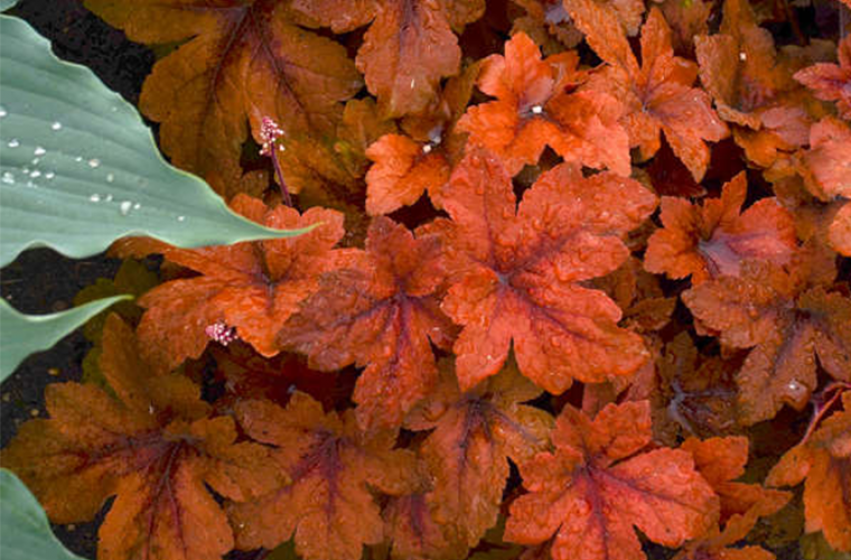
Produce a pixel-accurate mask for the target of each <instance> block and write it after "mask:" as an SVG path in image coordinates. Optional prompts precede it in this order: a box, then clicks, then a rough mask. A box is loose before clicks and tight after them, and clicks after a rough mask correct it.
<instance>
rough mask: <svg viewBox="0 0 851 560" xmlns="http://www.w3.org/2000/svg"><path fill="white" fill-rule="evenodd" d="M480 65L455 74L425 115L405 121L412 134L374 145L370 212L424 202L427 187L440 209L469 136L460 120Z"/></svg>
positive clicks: (370, 151)
mask: <svg viewBox="0 0 851 560" xmlns="http://www.w3.org/2000/svg"><path fill="white" fill-rule="evenodd" d="M478 68H479V66H478V65H477V64H474V65H471V66H469V67H467V68H466V69H465V70H464V72H462V73H461V75H460V76H456V77H454V78H451V79H450V80H449V81H448V82H447V84H446V87H445V88H444V89H443V92H442V94H441V96H440V98H438V99H437V100H435V101H434V102H433V103H432V104H431V105H430V106H429V109H428V110H427V111H425V112H424V113H420V114H416V115H409V116H408V117H406V118H405V119H404V120H403V121H402V128H403V129H404V130H405V132H407V133H408V136H403V135H400V134H387V135H384V136H382V137H381V138H379V139H378V141H377V142H375V143H374V144H372V145H371V146H370V147H369V149H368V150H367V152H366V155H367V156H368V157H369V158H370V159H371V160H372V161H374V162H375V165H373V166H372V168H370V170H369V172H368V173H367V175H366V184H367V197H366V210H367V212H368V213H369V214H370V215H379V214H389V213H390V212H393V211H395V210H398V209H399V208H400V207H402V206H408V205H411V204H413V203H414V202H416V201H417V200H419V198H420V196H422V194H423V192H425V191H428V193H429V198H431V202H432V204H433V205H434V206H435V207H436V208H440V207H441V189H442V188H443V185H445V184H446V181H448V180H449V172H450V171H451V168H452V165H453V164H454V163H455V161H456V160H457V159H459V158H460V157H461V153H462V152H463V149H464V145H465V144H466V134H463V133H461V132H460V131H457V130H456V127H455V124H456V123H457V121H458V119H459V118H460V117H461V115H462V114H463V112H464V110H465V109H466V108H467V103H468V102H469V100H470V96H471V95H472V92H473V85H474V83H475V80H476V76H477V75H478Z"/></svg>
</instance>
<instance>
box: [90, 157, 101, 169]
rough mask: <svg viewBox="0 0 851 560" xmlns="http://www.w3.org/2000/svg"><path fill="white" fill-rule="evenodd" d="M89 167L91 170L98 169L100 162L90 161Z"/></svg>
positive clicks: (97, 160)
mask: <svg viewBox="0 0 851 560" xmlns="http://www.w3.org/2000/svg"><path fill="white" fill-rule="evenodd" d="M89 167H91V168H92V169H96V168H98V167H100V160H99V159H97V158H92V159H90V160H89Z"/></svg>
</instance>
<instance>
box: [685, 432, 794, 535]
mask: <svg viewBox="0 0 851 560" xmlns="http://www.w3.org/2000/svg"><path fill="white" fill-rule="evenodd" d="M680 449H682V450H684V451H688V452H689V453H691V455H692V457H694V463H695V468H696V469H697V471H698V472H699V473H700V474H701V476H703V478H705V479H706V481H707V482H708V483H709V485H710V486H712V489H713V490H715V493H716V494H718V496H719V497H720V498H721V521H723V522H725V523H727V521H728V520H729V519H730V518H731V516H734V515H738V516H746V514H749V513H750V512H751V511H753V515H751V516H749V521H752V523H751V525H750V527H748V526H745V525H742V526H740V527H739V528H738V531H739V532H741V533H742V537H744V535H745V534H747V532H748V531H749V530H750V529H751V527H753V523H755V522H756V517H763V516H767V515H771V514H773V513H775V512H777V511H779V510H780V509H781V508H782V507H783V506H785V505H786V503H787V502H788V501H789V499H790V498H791V497H792V495H791V494H790V493H789V492H782V491H778V490H770V489H766V488H763V487H762V486H760V485H759V484H746V483H743V482H733V481H734V480H735V479H737V478H739V477H741V476H742V475H743V474H745V464H746V463H747V462H748V439H747V438H746V437H743V436H735V437H727V438H709V439H706V440H703V441H701V440H699V439H697V438H689V439H687V440H686V441H685V442H683V444H682V446H680ZM735 522H736V523H741V520H736V521H735Z"/></svg>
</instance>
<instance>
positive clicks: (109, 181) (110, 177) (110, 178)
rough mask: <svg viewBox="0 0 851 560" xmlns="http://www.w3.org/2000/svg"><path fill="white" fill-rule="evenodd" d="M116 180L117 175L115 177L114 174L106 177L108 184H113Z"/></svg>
mask: <svg viewBox="0 0 851 560" xmlns="http://www.w3.org/2000/svg"><path fill="white" fill-rule="evenodd" d="M114 180H115V175H114V174H112V173H108V174H107V175H106V182H107V183H111V182H113V181H114Z"/></svg>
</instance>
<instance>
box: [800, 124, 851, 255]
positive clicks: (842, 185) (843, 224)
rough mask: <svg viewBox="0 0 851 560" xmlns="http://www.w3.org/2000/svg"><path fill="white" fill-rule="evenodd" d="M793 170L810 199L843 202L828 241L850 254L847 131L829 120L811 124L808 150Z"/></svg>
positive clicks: (850, 148)
mask: <svg viewBox="0 0 851 560" xmlns="http://www.w3.org/2000/svg"><path fill="white" fill-rule="evenodd" d="M796 169H797V171H798V173H800V174H801V176H802V177H803V178H804V185H805V186H806V188H807V190H808V191H810V193H812V195H813V196H815V197H817V198H819V199H820V200H823V201H830V200H832V199H834V198H837V199H839V200H841V201H843V203H842V204H843V205H842V208H841V209H840V210H839V211H838V213H837V214H836V215H835V216H834V218H833V222H832V223H831V225H830V232H829V239H830V243H831V245H832V246H833V247H834V248H835V249H836V250H837V251H838V252H840V253H842V254H843V255H851V204H849V202H848V201H849V200H851V173H849V171H848V170H849V169H851V128H849V127H848V126H847V125H846V124H845V123H843V122H841V121H839V120H836V119H833V118H830V117H827V118H824V119H822V120H821V121H819V122H818V123H816V124H815V125H813V127H812V128H811V129H810V148H809V149H808V150H805V151H803V152H802V154H801V155H800V157H799V161H798V163H797V165H796Z"/></svg>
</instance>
